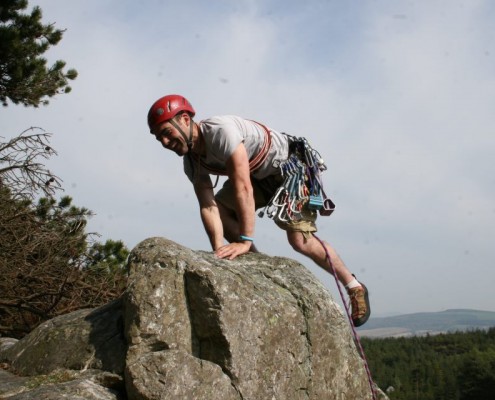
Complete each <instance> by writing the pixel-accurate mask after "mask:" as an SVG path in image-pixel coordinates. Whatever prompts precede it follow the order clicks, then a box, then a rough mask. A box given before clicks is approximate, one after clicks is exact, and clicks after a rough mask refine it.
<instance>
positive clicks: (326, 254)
mask: <svg viewBox="0 0 495 400" xmlns="http://www.w3.org/2000/svg"><path fill="white" fill-rule="evenodd" d="M313 236H314V237H315V238H316V239H317V240H318V241H319V242H320V244H321V245H322V247H323V249H324V250H325V257H326V258H325V259H326V261H327V262H328V264H329V265H330V268H331V270H332V275H333V277H334V278H335V283H336V284H337V288H338V289H339V293H340V298H341V299H342V303H343V304H344V308H345V312H346V314H347V319H348V320H349V324H350V325H351V330H352V335H353V337H354V342H355V343H356V344H357V348H358V351H359V353H360V356H361V358H362V360H363V362H364V369H365V370H366V375H367V376H368V383H369V385H370V389H371V396H372V398H373V400H377V398H378V397H377V393H376V389H375V384H374V383H373V378H372V377H371V372H370V369H369V366H368V360H367V359H366V355H365V354H364V349H363V346H362V345H361V340H359V335H358V333H357V331H356V328H355V327H354V323H353V322H352V316H351V313H350V312H349V305H348V304H347V303H346V301H345V298H344V292H343V291H342V287H341V284H340V281H339V279H338V277H337V273H336V272H335V268H334V266H333V263H332V260H331V258H330V254H329V253H328V249H327V246H325V244H324V243H323V241H322V240H321V239H320V238H319V237H318V236H316V235H315V234H314V233H313Z"/></svg>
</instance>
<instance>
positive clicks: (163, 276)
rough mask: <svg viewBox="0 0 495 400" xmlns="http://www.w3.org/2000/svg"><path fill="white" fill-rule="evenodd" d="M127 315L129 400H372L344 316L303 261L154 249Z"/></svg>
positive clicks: (141, 258) (131, 292) (140, 269)
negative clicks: (212, 399) (193, 399)
mask: <svg viewBox="0 0 495 400" xmlns="http://www.w3.org/2000/svg"><path fill="white" fill-rule="evenodd" d="M124 310H125V311H124V321H125V324H126V328H125V332H126V338H127V342H128V346H129V349H128V352H127V359H126V375H125V383H126V387H127V393H128V396H129V399H152V398H153V399H177V398H191V399H192V398H195V399H209V398H224V399H244V400H247V399H252V400H258V399H291V400H295V399H341V398H345V399H359V400H363V399H368V398H371V393H370V387H369V384H368V380H367V375H366V371H365V368H364V365H363V361H362V359H361V358H360V356H359V354H358V352H357V351H356V347H355V345H354V342H353V338H352V335H351V331H350V329H349V326H348V323H347V321H346V319H345V318H344V316H343V314H342V312H341V310H340V308H339V307H338V305H337V304H336V303H335V302H334V301H333V300H332V297H331V295H330V294H329V293H328V291H327V290H326V289H325V287H324V286H323V285H322V284H321V283H320V282H319V281H318V280H317V279H316V278H315V277H314V276H313V275H312V274H311V273H310V272H309V271H308V270H307V269H306V268H304V267H303V266H302V265H301V264H299V263H297V262H296V261H293V260H290V259H287V258H279V257H275V258H274V257H269V256H267V255H263V254H249V255H245V256H243V257H239V258H237V259H235V260H233V261H227V260H220V259H218V258H216V257H215V256H214V255H213V254H212V253H206V252H194V251H191V250H189V249H187V248H185V247H182V246H180V245H178V244H176V243H174V242H171V241H169V240H166V239H162V238H152V239H148V240H146V241H144V242H142V243H141V244H139V245H138V246H137V247H136V248H135V249H134V250H133V251H132V253H131V256H130V259H129V286H128V291H127V296H126V298H125V300H124ZM212 385H213V388H215V387H216V388H217V390H218V392H216V393H217V394H216V395H214V396H213V395H212ZM213 390H214V389H213ZM157 393H160V395H157ZM192 393H194V396H193V395H192Z"/></svg>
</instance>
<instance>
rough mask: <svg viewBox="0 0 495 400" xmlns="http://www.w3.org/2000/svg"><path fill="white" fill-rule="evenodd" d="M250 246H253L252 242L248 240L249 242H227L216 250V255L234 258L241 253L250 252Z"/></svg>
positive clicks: (229, 258)
mask: <svg viewBox="0 0 495 400" xmlns="http://www.w3.org/2000/svg"><path fill="white" fill-rule="evenodd" d="M250 248H251V242H247V243H246V242H240V243H238V242H235V243H230V244H227V245H225V246H222V247H220V248H219V249H217V250H215V255H216V256H217V257H219V258H226V259H228V260H233V259H234V258H236V257H237V256H240V255H241V254H246V253H248V252H249V249H250Z"/></svg>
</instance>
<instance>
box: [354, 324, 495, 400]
mask: <svg viewBox="0 0 495 400" xmlns="http://www.w3.org/2000/svg"><path fill="white" fill-rule="evenodd" d="M361 341H362V345H363V348H364V350H365V353H366V357H367V360H368V363H369V367H370V370H371V374H372V376H373V380H374V381H375V382H376V384H377V385H378V386H379V387H380V388H381V389H383V390H384V391H386V392H387V395H388V396H389V398H390V400H492V399H493V398H494V393H495V327H494V328H490V329H489V330H477V331H472V332H458V333H449V334H441V335H434V336H423V337H416V336H415V337H408V338H382V339H369V338H363V339H361Z"/></svg>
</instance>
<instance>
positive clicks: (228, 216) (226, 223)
mask: <svg viewBox="0 0 495 400" xmlns="http://www.w3.org/2000/svg"><path fill="white" fill-rule="evenodd" d="M217 207H218V211H219V212H220V219H221V220H222V225H223V236H224V237H225V239H227V241H228V242H229V243H232V242H237V241H238V240H239V236H240V235H241V232H240V229H239V221H238V220H237V216H236V214H235V211H233V210H229V209H228V208H227V207H225V206H224V205H222V204H221V203H219V202H217ZM250 251H251V252H252V253H258V249H257V248H256V246H255V245H254V243H253V244H252V245H251V250H250Z"/></svg>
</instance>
